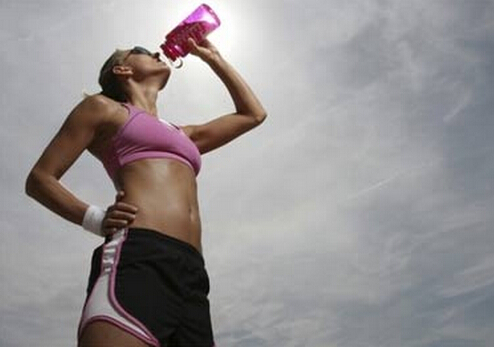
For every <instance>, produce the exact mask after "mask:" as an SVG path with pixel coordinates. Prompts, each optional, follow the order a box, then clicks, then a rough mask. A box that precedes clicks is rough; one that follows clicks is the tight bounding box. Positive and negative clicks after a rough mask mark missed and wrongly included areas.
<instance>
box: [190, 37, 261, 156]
mask: <svg viewBox="0 0 494 347" xmlns="http://www.w3.org/2000/svg"><path fill="white" fill-rule="evenodd" d="M189 42H190V44H191V45H192V47H193V48H192V51H191V53H192V54H194V55H196V56H198V57H199V58H201V59H202V60H203V61H205V62H206V63H207V64H208V65H209V66H210V67H211V69H212V70H213V71H214V72H215V73H216V75H217V76H218V77H219V78H220V79H221V81H222V82H223V83H224V85H225V86H226V88H227V89H228V92H229V93H230V96H231V97H232V100H233V103H234V105H235V113H232V114H229V115H225V116H222V117H219V118H216V119H214V120H212V121H210V122H208V123H206V124H203V125H195V126H186V127H184V132H185V133H186V134H187V135H188V136H189V137H190V138H191V140H192V141H194V143H195V144H196V146H197V147H198V148H199V151H200V152H201V153H206V152H209V151H211V150H213V149H215V148H218V147H220V146H223V145H224V144H226V143H228V142H230V141H231V140H233V139H235V138H236V137H238V136H240V135H242V134H243V133H245V132H247V131H249V130H250V129H252V128H254V127H256V126H258V125H259V124H261V123H262V122H263V121H264V119H265V118H266V116H267V115H266V111H265V110H264V108H263V106H262V104H261V103H260V102H259V100H258V99H257V97H256V95H255V94H254V92H253V91H252V90H251V89H250V87H249V85H248V84H247V83H246V82H245V81H244V79H243V78H242V76H240V74H239V73H238V72H237V71H236V70H235V69H234V68H233V67H232V66H231V65H230V64H229V63H228V62H227V61H226V60H225V59H223V57H221V55H220V53H219V52H218V50H217V49H216V47H214V45H213V44H211V42H209V41H208V40H205V41H204V42H202V43H201V45H198V44H196V43H195V42H194V41H193V40H192V39H191V40H190V41H189Z"/></svg>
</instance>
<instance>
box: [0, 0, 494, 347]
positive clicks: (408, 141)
mask: <svg viewBox="0 0 494 347" xmlns="http://www.w3.org/2000/svg"><path fill="white" fill-rule="evenodd" d="M199 4H200V2H197V1H188V0H182V1H170V0H161V1H157V0H144V1H131V0H120V1H116V0H113V1H97V0H65V1H64V0H45V1H35V0H0V9H1V11H0V42H1V45H0V74H1V76H2V81H3V83H1V84H0V100H1V107H2V110H3V111H2V115H1V126H0V160H1V163H0V182H1V183H0V217H1V220H2V225H3V230H2V232H1V233H0V346H2V347H11V346H40V347H43V346H52V347H58V346H60V347H61V346H75V344H76V342H75V340H76V339H75V336H76V329H77V324H78V320H79V317H80V313H81V308H82V304H83V301H84V296H85V287H86V283H87V277H88V274H89V262H90V257H91V254H92V250H93V249H94V248H95V247H97V246H98V245H99V244H100V242H101V240H100V239H99V238H97V237H96V236H93V235H91V234H89V233H87V232H84V231H82V230H81V228H80V227H79V226H77V225H73V224H70V223H69V222H66V221H64V220H63V219H61V218H60V217H58V216H56V215H55V214H53V213H51V212H49V211H48V210H46V209H45V208H44V207H42V206H41V205H39V204H38V203H36V202H35V201H34V200H32V199H30V198H28V197H27V196H26V195H25V193H24V182H25V178H26V176H27V174H28V172H29V170H30V169H31V167H32V166H33V165H34V162H35V161H36V160H37V158H38V157H39V155H40V154H41V152H42V150H43V149H44V147H45V146H46V145H47V143H48V142H49V141H50V139H51V138H52V136H53V135H54V134H55V133H56V131H57V130H58V128H59V127H60V125H61V123H62V122H63V120H64V119H65V117H66V116H67V114H68V113H69V112H70V110H71V109H72V108H73V107H74V106H75V105H76V104H77V103H79V102H80V101H81V100H82V95H83V92H87V93H89V94H91V93H97V92H99V90H100V89H99V87H98V85H97V76H98V71H99V68H100V67H101V65H102V63H103V62H104V61H105V59H106V58H107V57H108V56H109V55H110V54H111V53H112V52H113V50H114V49H115V48H128V47H132V46H134V45H142V46H145V47H148V48H150V49H153V50H158V47H159V44H160V43H161V42H162V40H163V38H164V36H165V34H166V33H167V32H168V31H169V30H171V29H172V28H173V27H174V26H175V25H176V24H177V23H178V22H179V21H180V20H181V19H183V18H184V17H185V16H186V15H187V14H188V13H189V12H190V11H192V10H193V9H194V8H195V7H196V6H198V5H199ZM208 4H209V5H211V7H212V8H213V9H215V10H216V12H217V13H218V15H219V17H220V18H221V19H222V25H221V26H220V28H219V29H217V31H216V32H214V33H213V34H211V36H210V39H211V41H212V42H213V43H215V44H216V45H217V47H218V48H219V50H220V51H221V52H222V54H223V56H224V57H225V58H226V59H227V60H228V61H229V62H230V63H231V64H232V65H233V66H235V67H236V68H237V70H238V71H239V72H240V73H241V74H242V75H243V77H244V78H245V79H246V80H247V81H248V83H249V84H250V86H251V88H252V89H253V90H254V91H255V92H256V94H257V95H258V97H259V99H260V100H261V101H262V103H263V105H264V106H265V108H266V110H267V112H268V118H267V120H266V121H265V122H264V123H263V125H262V126H261V127H259V128H256V129H255V130H253V131H252V132H250V133H248V134H245V135H243V136H242V137H240V138H239V139H237V140H236V141H234V142H233V143H231V144H229V145H227V146H225V147H224V148H221V149H218V150H217V151H214V152H213V153H210V154H206V155H204V157H203V168H202V171H201V173H200V174H199V176H198V184H199V201H200V205H201V218H202V222H203V248H204V256H205V259H206V264H207V269H208V272H209V275H210V278H211V294H210V300H211V307H212V318H213V326H214V331H215V339H216V343H217V345H218V346H220V347H221V346H238V347H253V346H257V347H272V346H273V347H274V346H280V345H282V346H289V347H305V346H307V347H397V346H400V347H488V346H492V345H493V344H494V329H493V328H494V253H493V252H492V248H493V245H494V233H493V225H494V214H493V209H492V206H494V137H493V136H492V133H493V129H494V121H493V120H494V117H493V110H494V97H493V92H492V91H493V89H494V1H492V0H411V1H398V0H304V1H294V0H284V1H282V0H269V1H264V0H251V1H240V0H229V1H219V0H218V1H214V0H211V1H208ZM158 104H159V115H160V117H161V118H164V119H167V120H168V121H171V122H174V123H177V124H182V125H185V124H199V123H201V122H205V121H207V120H209V119H212V118H214V117H216V116H219V115H222V114H226V113H229V112H231V111H232V110H233V104H232V102H231V100H230V98H229V96H228V93H227V92H226V89H225V88H224V86H223V85H222V84H221V83H220V82H219V80H218V78H217V77H216V76H215V75H214V73H213V72H212V71H211V70H210V69H209V68H208V67H207V66H206V65H204V64H203V63H202V62H201V61H200V60H198V59H196V58H195V57H186V58H185V65H184V67H183V68H182V69H180V70H176V71H174V72H173V74H172V77H171V78H170V81H169V83H168V85H167V87H166V89H165V90H164V91H163V92H162V94H161V95H160V98H159V100H158ZM62 183H63V184H64V185H65V186H66V187H68V188H69V189H70V190H71V191H72V192H73V193H74V194H76V195H77V196H78V197H79V198H80V199H81V200H83V201H86V202H88V203H92V204H97V205H100V206H108V205H110V204H111V203H112V201H113V198H114V191H113V188H112V184H111V181H110V180H109V178H108V177H107V176H106V174H105V172H104V169H103V167H102V166H101V164H100V163H99V162H97V161H96V160H95V159H94V158H92V157H91V156H90V155H89V154H83V155H82V156H81V158H80V159H79V160H78V161H77V162H76V163H75V164H74V166H73V167H72V168H71V169H70V170H69V172H67V174H66V175H65V176H64V177H63V178H62Z"/></svg>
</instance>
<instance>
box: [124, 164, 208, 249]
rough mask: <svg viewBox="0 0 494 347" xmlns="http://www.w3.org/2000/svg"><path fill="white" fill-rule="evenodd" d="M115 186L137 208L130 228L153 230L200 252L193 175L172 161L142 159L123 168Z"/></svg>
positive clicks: (184, 166)
mask: <svg viewBox="0 0 494 347" xmlns="http://www.w3.org/2000/svg"><path fill="white" fill-rule="evenodd" d="M116 185H117V188H118V189H119V190H123V191H124V192H125V196H124V198H123V200H122V201H124V202H126V203H128V204H132V205H134V206H136V207H137V208H138V211H137V214H136V218H135V220H134V221H133V222H132V224H131V225H129V226H132V227H141V228H148V229H153V230H156V231H158V232H161V233H164V234H166V235H168V236H171V237H175V238H177V239H179V240H182V241H185V242H188V243H189V244H191V245H192V246H194V247H195V248H197V249H198V250H199V251H201V221H200V216H199V207H198V203H197V187H196V179H195V174H194V172H193V171H192V170H191V168H190V167H188V166H187V165H185V164H183V163H181V162H177V161H175V160H172V159H163V158H159V159H145V160H139V161H136V162H133V163H130V164H127V165H126V166H125V167H123V168H122V169H121V170H120V172H119V173H118V174H117V178H116Z"/></svg>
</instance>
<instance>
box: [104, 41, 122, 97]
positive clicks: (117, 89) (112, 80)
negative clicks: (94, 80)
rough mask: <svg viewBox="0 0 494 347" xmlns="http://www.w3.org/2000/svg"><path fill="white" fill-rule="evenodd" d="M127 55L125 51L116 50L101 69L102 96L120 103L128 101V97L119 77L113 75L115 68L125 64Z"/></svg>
mask: <svg viewBox="0 0 494 347" xmlns="http://www.w3.org/2000/svg"><path fill="white" fill-rule="evenodd" d="M125 55H126V54H125V51H123V50H120V49H117V50H115V52H114V53H113V54H112V55H111V56H110V57H109V58H108V59H107V60H106V61H105V63H104V64H103V66H102V67H101V70H100V73H99V79H98V83H99V85H100V86H101V89H102V91H101V94H103V95H105V96H107V97H109V98H111V99H113V100H115V101H119V102H125V101H127V97H126V95H125V93H124V91H123V89H122V86H121V84H120V82H119V80H118V78H117V76H115V74H114V73H113V68H114V67H115V66H117V65H122V64H123V63H124V59H125Z"/></svg>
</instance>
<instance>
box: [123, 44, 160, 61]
mask: <svg viewBox="0 0 494 347" xmlns="http://www.w3.org/2000/svg"><path fill="white" fill-rule="evenodd" d="M131 54H144V55H149V56H150V57H152V56H153V53H152V52H150V51H149V50H147V49H146V48H144V47H140V46H135V47H134V48H132V49H131V50H130V51H129V53H128V54H127V56H126V57H125V59H127V58H128V57H129V56H130V55H131ZM125 59H124V60H125Z"/></svg>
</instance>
